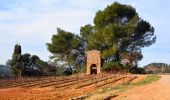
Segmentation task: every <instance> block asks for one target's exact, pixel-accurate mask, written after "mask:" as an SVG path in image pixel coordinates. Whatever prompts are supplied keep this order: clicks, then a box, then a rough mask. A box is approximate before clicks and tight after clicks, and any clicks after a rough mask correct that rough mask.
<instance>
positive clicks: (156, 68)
mask: <svg viewBox="0 0 170 100" xmlns="http://www.w3.org/2000/svg"><path fill="white" fill-rule="evenodd" d="M144 69H145V71H146V73H148V74H153V73H170V65H169V64H166V63H151V64H148V65H146V66H144Z"/></svg>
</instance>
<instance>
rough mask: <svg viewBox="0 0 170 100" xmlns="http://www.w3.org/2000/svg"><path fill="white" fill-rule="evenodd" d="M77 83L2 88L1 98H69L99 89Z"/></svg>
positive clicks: (50, 99) (51, 99)
mask: <svg viewBox="0 0 170 100" xmlns="http://www.w3.org/2000/svg"><path fill="white" fill-rule="evenodd" d="M127 79H128V78H127ZM125 80H126V79H124V80H119V81H116V82H114V83H110V84H106V85H108V86H109V85H116V84H121V83H122V82H124V81H125ZM135 80H136V79H135ZM135 80H134V81H135ZM75 85H76V84H75ZM75 85H74V84H73V85H72V86H71V87H66V88H59V89H58V88H54V87H53V86H49V87H45V88H38V87H29V88H21V87H16V88H6V89H0V100H68V99H70V98H72V97H78V96H81V95H84V94H86V93H89V92H94V91H96V90H98V89H99V88H97V87H96V86H95V85H96V84H93V85H89V86H86V87H82V88H78V89H75V87H74V86H75Z"/></svg>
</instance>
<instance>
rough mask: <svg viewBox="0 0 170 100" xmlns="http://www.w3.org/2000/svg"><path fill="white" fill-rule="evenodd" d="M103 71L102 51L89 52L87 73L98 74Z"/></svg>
mask: <svg viewBox="0 0 170 100" xmlns="http://www.w3.org/2000/svg"><path fill="white" fill-rule="evenodd" d="M100 72H101V56H100V51H97V50H91V51H88V52H87V67H86V75H92V74H98V73H100Z"/></svg>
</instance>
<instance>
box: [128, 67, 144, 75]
mask: <svg viewBox="0 0 170 100" xmlns="http://www.w3.org/2000/svg"><path fill="white" fill-rule="evenodd" d="M129 72H130V73H132V74H146V72H145V69H144V68H140V67H130V68H129Z"/></svg>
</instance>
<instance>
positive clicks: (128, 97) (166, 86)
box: [113, 75, 170, 100]
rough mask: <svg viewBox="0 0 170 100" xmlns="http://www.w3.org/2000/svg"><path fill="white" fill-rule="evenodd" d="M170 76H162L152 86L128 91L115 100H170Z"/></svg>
mask: <svg viewBox="0 0 170 100" xmlns="http://www.w3.org/2000/svg"><path fill="white" fill-rule="evenodd" d="M169 93H170V75H161V79H159V80H158V81H155V82H153V83H151V84H147V85H143V86H139V87H134V88H132V89H129V90H126V91H125V92H123V93H122V94H120V95H119V96H117V97H116V98H113V100H170V95H169Z"/></svg>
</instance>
